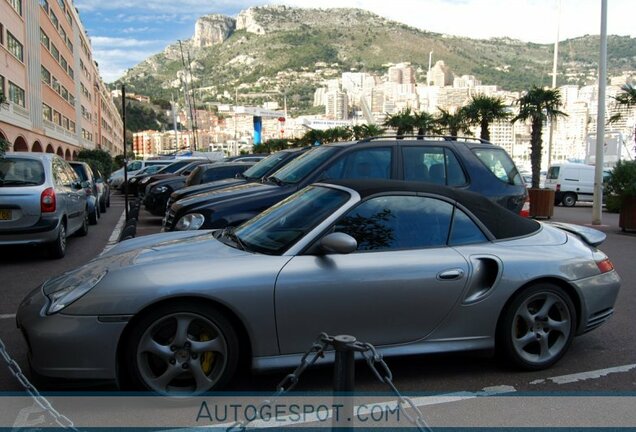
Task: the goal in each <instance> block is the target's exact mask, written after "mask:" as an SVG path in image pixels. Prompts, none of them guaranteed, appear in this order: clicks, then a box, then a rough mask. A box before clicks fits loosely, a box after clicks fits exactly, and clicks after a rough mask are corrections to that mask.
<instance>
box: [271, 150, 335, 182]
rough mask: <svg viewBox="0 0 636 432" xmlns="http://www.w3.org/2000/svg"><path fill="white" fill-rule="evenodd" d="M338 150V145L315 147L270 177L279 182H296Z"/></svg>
mask: <svg viewBox="0 0 636 432" xmlns="http://www.w3.org/2000/svg"><path fill="white" fill-rule="evenodd" d="M338 151H340V149H339V148H338V147H317V148H315V149H313V150H310V151H308V152H307V153H305V154H304V155H302V156H299V157H298V158H296V159H294V160H293V161H291V162H290V163H288V164H287V165H285V166H284V167H282V168H281V169H279V170H278V171H276V172H275V173H274V174H273V175H272V176H271V178H273V179H274V181H277V182H280V183H298V182H299V181H301V180H302V179H304V178H305V177H306V176H307V175H309V174H310V173H311V172H312V171H314V170H315V169H316V168H317V167H318V166H320V165H321V164H322V163H323V162H325V161H326V160H327V159H329V158H330V157H331V156H332V155H333V154H335V153H337V152H338Z"/></svg>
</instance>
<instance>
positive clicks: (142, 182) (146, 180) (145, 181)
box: [139, 177, 150, 184]
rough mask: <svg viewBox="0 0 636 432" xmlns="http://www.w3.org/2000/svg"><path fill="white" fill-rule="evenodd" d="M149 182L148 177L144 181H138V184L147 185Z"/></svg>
mask: <svg viewBox="0 0 636 432" xmlns="http://www.w3.org/2000/svg"><path fill="white" fill-rule="evenodd" d="M149 180H150V177H146V178H145V179H143V180H142V181H140V182H139V183H141V184H146V183H148V181H149Z"/></svg>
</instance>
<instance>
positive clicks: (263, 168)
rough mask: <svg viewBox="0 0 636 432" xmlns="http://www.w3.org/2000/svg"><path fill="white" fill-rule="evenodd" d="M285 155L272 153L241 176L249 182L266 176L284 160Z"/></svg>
mask: <svg viewBox="0 0 636 432" xmlns="http://www.w3.org/2000/svg"><path fill="white" fill-rule="evenodd" d="M286 158H287V155H286V154H285V153H283V152H279V153H274V154H273V155H270V156H268V157H266V158H265V159H263V160H262V161H260V162H258V163H256V164H255V165H254V166H253V167H251V168H250V169H248V170H246V171H245V172H244V173H243V176H244V177H245V178H247V179H250V180H257V179H260V178H261V177H263V176H264V175H265V174H267V173H268V172H269V171H270V170H271V169H272V168H274V167H275V166H276V165H278V164H279V163H280V162H281V161H282V160H284V159H286Z"/></svg>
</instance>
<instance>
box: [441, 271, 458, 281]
mask: <svg viewBox="0 0 636 432" xmlns="http://www.w3.org/2000/svg"><path fill="white" fill-rule="evenodd" d="M463 277H464V270H462V269H451V270H445V271H443V272H441V273H438V274H437V279H439V280H443V281H451V280H459V279H461V278H463Z"/></svg>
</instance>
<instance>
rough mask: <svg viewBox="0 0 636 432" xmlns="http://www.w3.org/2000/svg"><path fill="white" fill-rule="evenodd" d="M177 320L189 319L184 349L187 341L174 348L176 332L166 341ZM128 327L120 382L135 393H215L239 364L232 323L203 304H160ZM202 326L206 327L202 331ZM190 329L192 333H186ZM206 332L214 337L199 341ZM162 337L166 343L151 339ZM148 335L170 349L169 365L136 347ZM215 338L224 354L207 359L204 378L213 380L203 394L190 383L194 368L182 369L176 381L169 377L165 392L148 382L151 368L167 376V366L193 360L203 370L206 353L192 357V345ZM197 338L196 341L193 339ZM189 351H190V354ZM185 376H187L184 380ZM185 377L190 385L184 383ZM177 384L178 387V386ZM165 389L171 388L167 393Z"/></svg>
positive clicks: (196, 386) (237, 346)
mask: <svg viewBox="0 0 636 432" xmlns="http://www.w3.org/2000/svg"><path fill="white" fill-rule="evenodd" d="M177 317H181V318H184V319H187V320H191V321H190V322H189V324H187V326H186V330H187V331H186V333H187V338H186V339H185V340H186V341H191V343H192V346H191V347H189V346H187V345H188V344H189V343H190V342H186V344H185V345H184V346H176V342H175V341H176V339H177V336H176V334H177V333H178V330H177V331H176V332H175V335H174V336H173V338H172V339H170V338H171V337H172V336H170V333H171V330H170V329H169V326H170V325H171V324H172V322H173V320H174V326H177V327H176V328H177V329H178V325H177V324H176V323H177ZM185 317H187V318H185ZM194 323H196V325H194ZM209 324H211V326H209ZM131 325H132V326H133V327H132V328H131V330H130V333H129V336H128V338H127V340H126V341H125V345H124V346H125V348H124V349H125V351H124V353H123V356H122V360H123V361H122V364H121V366H122V367H121V371H122V376H121V377H120V383H123V384H124V386H125V387H129V388H131V389H137V390H139V389H141V390H149V391H152V392H155V393H159V394H168V395H169V394H170V393H171V391H177V392H178V393H179V394H180V395H183V394H184V393H185V394H188V393H189V394H191V395H196V394H201V393H205V392H208V391H212V390H218V389H219V388H221V387H223V386H224V385H225V384H227V383H228V382H229V381H230V379H231V378H232V376H233V375H234V372H235V371H236V368H237V365H238V362H239V342H238V337H237V334H236V331H235V330H234V329H233V327H232V324H231V323H230V321H229V320H228V319H227V318H226V317H225V315H224V314H223V313H222V312H220V311H219V310H217V309H215V308H213V307H210V306H207V305H205V304H196V303H192V302H180V301H174V302H171V303H170V304H163V305H160V306H158V307H156V308H154V309H152V310H150V311H148V312H147V313H144V314H143V315H142V316H140V317H139V318H138V319H135V320H134V322H132V323H131ZM206 326H208V327H207V328H206ZM155 330H157V334H156V335H155V336H152V333H153V331H155ZM190 330H192V334H191V333H190ZM196 330H199V334H198V335H194V333H195V332H196ZM207 331H210V332H213V333H216V335H214V336H213V337H212V336H208V339H204V338H202V335H203V333H204V332H207ZM164 334H167V335H168V339H167V340H165V341H164V342H166V344H162V343H161V342H160V341H157V340H156V339H154V338H155V337H160V336H162V335H164ZM149 335H151V336H150V337H152V338H153V340H154V341H155V343H158V344H160V345H162V346H164V345H165V348H166V349H170V348H172V349H173V351H172V352H174V354H170V353H169V354H167V355H168V356H172V357H171V359H170V362H171V363H170V364H168V362H167V361H166V359H165V358H163V359H162V358H160V357H158V356H155V355H154V354H149V353H148V352H145V351H143V350H142V348H141V346H140V344H141V343H142V341H145V342H147V341H148V337H149ZM219 337H220V339H219V340H221V341H222V343H220V346H223V348H224V349H225V353H221V352H220V351H219V352H218V353H217V352H213V353H210V354H214V357H212V360H211V362H212V364H211V365H208V366H209V367H210V371H209V372H205V371H204V373H206V376H207V377H208V378H210V376H211V375H214V379H213V380H212V379H210V380H209V383H210V384H209V387H206V388H205V389H203V391H201V390H200V389H199V386H198V384H196V382H192V381H194V372H193V371H192V370H191V369H194V366H191V367H190V368H185V367H184V369H183V370H184V371H183V372H182V375H178V376H177V377H176V378H171V380H170V381H169V382H168V384H166V385H165V386H166V390H165V391H159V390H157V388H156V387H155V386H154V385H153V384H151V383H150V382H149V381H150V380H151V378H150V376H149V374H150V375H152V374H154V373H155V372H154V371H153V370H151V368H152V367H153V366H156V367H158V368H160V370H159V372H157V373H156V375H158V376H162V375H163V374H165V373H168V372H169V369H170V367H171V366H172V367H173V368H178V366H179V365H181V366H182V367H183V364H184V363H188V364H196V362H197V361H198V363H199V365H200V368H201V370H203V368H204V367H205V366H204V365H203V362H204V356H205V355H206V354H207V353H201V354H199V356H200V358H198V359H197V357H194V356H195V355H196V353H194V349H195V348H194V347H195V344H196V343H201V341H214V340H217V338H219ZM193 338H194V339H193ZM197 338H198V341H197V340H196V339H197ZM168 347H170V348H168ZM173 347H174V348H173ZM190 350H192V352H191V351H190ZM168 352H169V351H168ZM163 355H166V354H163ZM184 358H185V360H184ZM153 363H154V364H153ZM163 367H165V368H166V369H165V370H164V371H163V372H161V368H163ZM188 375H191V376H190V377H188ZM188 378H189V380H190V382H189V381H188ZM171 383H175V384H177V385H172V386H170V385H169V384H171ZM178 384H181V386H179V385H178ZM193 385H194V387H195V388H194V389H193V388H192V386H193ZM207 385H208V381H206V384H205V386H207ZM169 387H173V389H172V390H171V389H170V388H169Z"/></svg>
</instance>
